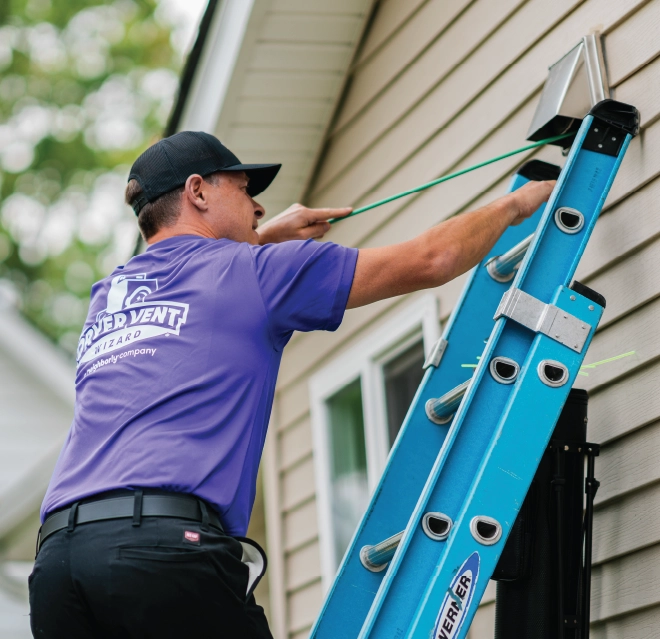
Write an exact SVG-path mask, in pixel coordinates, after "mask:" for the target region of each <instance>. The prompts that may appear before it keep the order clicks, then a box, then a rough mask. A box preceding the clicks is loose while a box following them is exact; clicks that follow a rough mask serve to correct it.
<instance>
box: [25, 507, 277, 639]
mask: <svg viewBox="0 0 660 639" xmlns="http://www.w3.org/2000/svg"><path fill="white" fill-rule="evenodd" d="M186 531H187V532H188V534H187V535H186ZM191 533H192V534H191ZM197 535H199V537H198V536H197ZM243 556H244V548H243V545H242V544H241V543H240V542H239V541H238V540H237V539H235V538H233V537H229V536H227V535H225V534H224V533H222V532H220V531H219V530H218V529H216V528H214V527H209V528H208V529H207V530H206V531H204V530H201V525H200V524H199V523H197V522H194V521H190V520H185V519H174V518H165V517H143V518H142V521H141V523H140V526H137V527H136V526H133V525H132V520H130V519H116V520H110V521H97V522H91V523H87V524H80V525H77V526H76V527H75V528H74V529H73V530H71V531H68V530H66V529H64V530H60V531H58V532H56V533H54V534H53V535H51V536H50V537H48V539H46V540H45V541H44V543H43V545H42V547H41V550H40V551H39V555H38V556H37V560H36V562H35V566H34V571H33V572H32V574H31V575H30V578H29V584H30V609H31V619H30V623H31V627H32V633H33V635H34V636H35V637H39V638H41V637H43V638H46V639H59V638H62V639H64V638H66V639H78V638H81V639H82V638H85V639H87V638H89V639H105V638H108V639H115V638H116V639H120V638H121V639H127V638H131V639H132V638H135V639H148V638H151V637H153V638H154V639H156V638H158V639H168V638H170V637H171V638H172V639H188V638H196V637H205V638H207V637H208V638H210V639H211V638H218V639H220V638H222V639H224V638H230V637H231V638H232V639H234V638H240V639H244V638H245V639H249V638H255V639H265V638H267V639H272V635H271V633H270V631H269V629H268V622H267V621H266V617H265V615H264V611H263V608H261V606H258V605H257V604H256V602H255V599H254V595H252V590H253V588H254V585H255V584H254V583H253V581H254V577H255V575H252V577H251V576H250V569H249V568H248V565H246V563H244V562H243V561H242V557H243Z"/></svg>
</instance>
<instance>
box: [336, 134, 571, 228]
mask: <svg viewBox="0 0 660 639" xmlns="http://www.w3.org/2000/svg"><path fill="white" fill-rule="evenodd" d="M572 135H575V134H574V133H564V134H562V135H555V136H553V137H551V138H546V139H545V140H539V141H538V142H532V143H531V144H527V145H526V146H523V147H520V148H519V149H515V150H513V151H509V152H508V153H503V154H502V155H498V156H496V157H494V158H490V159H489V160H484V161H483V162H479V163H478V164H473V165H472V166H468V167H467V168H465V169H461V170H460V171H454V172H453V173H448V174H447V175H443V176H442V177H439V178H437V179H436V180H431V182H426V184H421V185H420V186H416V187H415V188H413V189H408V190H407V191H401V192H400V193H395V194H394V195H390V196H389V197H386V198H384V199H382V200H378V201H377V202H372V203H371V204H367V205H365V206H361V207H359V208H357V209H355V210H354V211H352V212H351V213H349V214H348V215H347V216H345V217H335V218H333V219H331V220H328V221H329V222H330V224H334V223H335V222H341V221H342V220H347V219H348V218H349V217H354V216H355V215H360V213H364V212H366V211H370V210H371V209H375V208H376V207H378V206H383V204H388V203H389V202H392V201H394V200H398V199H399V198H402V197H405V196H406V195H412V194H413V193H419V192H420V191H425V190H426V189H430V188H431V187H432V186H435V185H436V184H441V183H442V182H447V181H449V180H452V179H453V178H455V177H458V176H459V175H465V174H466V173H469V172H470V171H476V170H477V169H480V168H481V167H483V166H487V165H488V164H493V163H495V162H499V161H500V160H504V159H505V158H508V157H511V156H512V155H517V154H518V153H524V152H525V151H529V150H531V149H535V148H537V147H539V146H545V145H546V144H552V143H553V142H557V141H558V140H563V139H564V138H568V137H570V136H572Z"/></svg>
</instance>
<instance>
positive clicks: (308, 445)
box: [265, 0, 660, 639]
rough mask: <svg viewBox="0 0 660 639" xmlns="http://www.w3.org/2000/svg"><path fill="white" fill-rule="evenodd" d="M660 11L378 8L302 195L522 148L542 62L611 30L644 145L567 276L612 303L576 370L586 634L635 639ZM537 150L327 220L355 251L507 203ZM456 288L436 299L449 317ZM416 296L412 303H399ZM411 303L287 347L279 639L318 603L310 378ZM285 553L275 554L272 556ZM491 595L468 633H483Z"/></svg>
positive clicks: (281, 425)
mask: <svg viewBox="0 0 660 639" xmlns="http://www.w3.org/2000/svg"><path fill="white" fill-rule="evenodd" d="M658 28H660V2H658V1H657V0H655V1H652V2H642V1H640V0H553V2H548V1H547V0H526V1H524V0H498V1H497V2H492V1H491V0H472V1H468V0H426V1H421V0H406V1H405V2H404V1H403V0H383V1H382V2H381V3H380V6H379V7H378V9H377V13H376V14H375V16H374V18H373V21H372V23H371V26H370V28H369V29H368V31H367V32H366V35H365V40H364V42H363V43H362V46H361V48H360V52H359V54H358V57H357V60H356V61H355V64H354V65H353V67H352V71H351V78H350V82H349V83H348V85H347V90H346V93H345V95H344V98H343V100H342V101H341V103H340V107H339V109H338V111H337V113H336V116H335V119H334V124H333V126H332V128H331V130H330V131H329V132H328V135H327V143H326V146H325V148H324V151H323V153H322V156H321V160H320V163H319V165H318V167H317V171H316V172H315V175H314V178H313V180H312V182H311V184H310V186H309V189H308V193H307V197H306V202H307V203H308V204H310V205H313V206H341V205H346V204H350V205H353V206H359V205H361V204H365V203H368V202H371V201H373V200H375V199H378V198H379V197H383V196H385V195H387V194H391V193H394V192H396V191H398V190H402V189H404V188H409V187H411V186H414V185H416V184H420V183H422V182H425V181H428V180H431V179H433V178H436V177H438V176H439V175H441V174H443V173H446V172H448V171H451V170H456V169H459V168H461V167H463V166H467V165H470V164H473V163H475V162H478V161H480V160H484V159H487V158H489V157H492V156H494V155H496V154H498V153H501V152H503V151H506V150H508V149H513V148H516V147H517V146H521V145H522V144H523V143H524V138H525V134H526V130H527V127H528V126H529V123H530V122H531V117H532V114H533V111H534V109H535V106H536V103H537V100H538V97H539V93H540V89H541V87H542V85H543V82H544V80H545V78H546V74H547V68H548V66H549V65H551V64H552V63H554V62H555V61H557V60H558V59H559V58H560V57H561V56H562V55H563V54H564V53H566V52H567V51H568V50H569V49H570V48H571V47H572V46H574V45H575V44H576V43H577V42H578V41H579V39H580V38H581V37H582V36H583V35H585V34H588V33H590V32H592V31H596V30H597V31H600V32H601V33H603V34H604V48H605V56H606V64H607V70H608V75H609V82H610V85H611V87H612V97H614V98H616V99H618V100H622V101H625V102H630V103H632V104H634V105H636V106H637V107H638V108H639V109H640V111H641V115H642V127H643V128H642V131H641V134H640V135H639V136H638V137H637V138H636V139H635V140H634V141H633V143H632V145H631V147H630V150H629V151H628V154H627V156H626V158H625V160H624V162H623V165H622V167H621V170H620V172H619V175H618V177H617V179H616V182H615V184H614V187H613V189H612V192H611V194H610V196H609V198H608V200H607V203H606V206H605V209H604V212H603V215H602V218H601V219H600V221H599V222H598V225H597V227H596V230H595V232H594V235H593V239H592V240H591V242H590V245H589V248H588V250H587V252H586V254H585V256H584V258H583V260H582V263H581V265H580V268H579V272H578V279H579V280H580V281H582V282H584V283H586V284H588V285H589V286H590V287H592V288H594V289H595V290H597V291H599V292H601V293H603V294H604V295H605V297H606V298H607V309H606V310H605V314H604V317H603V321H602V324H601V327H600V329H599V331H598V333H597V335H596V336H595V338H594V341H593V344H592V346H591V348H590V351H589V353H588V355H587V360H586V361H587V362H590V361H598V360H601V359H604V358H607V357H611V356H613V355H618V354H620V353H624V352H627V351H631V350H634V351H635V352H636V353H635V355H634V356H631V357H626V358H624V359H621V360H619V361H616V362H613V363H610V364H608V365H604V366H602V367H599V368H596V369H593V370H592V371H590V373H589V377H580V381H579V384H578V385H579V386H581V387H583V388H587V389H588V390H589V392H590V394H591V402H590V409H589V410H590V421H589V438H590V439H591V440H592V441H597V442H600V443H601V444H602V445H603V450H602V455H601V457H600V458H599V459H598V460H597V473H598V477H599V479H600V480H601V482H602V486H601V488H600V491H599V493H598V495H597V498H596V502H597V507H596V523H595V539H594V572H593V584H592V592H593V602H592V612H591V618H592V621H593V637H594V638H595V639H605V638H613V637H622V636H625V637H627V638H628V637H629V638H637V637H639V638H640V639H641V638H642V637H649V636H651V635H652V634H653V632H652V631H651V628H653V627H655V628H656V631H655V632H657V628H658V627H660V525H659V524H660V482H659V480H660V465H658V464H657V459H658V455H659V453H660V393H658V392H657V386H658V381H659V380H660V363H658V362H659V361H660V359H659V357H660V331H658V330H657V325H658V321H659V320H660V299H659V297H660V278H659V277H658V276H657V270H656V267H657V265H658V264H659V263H660V240H659V238H660V215H659V214H658V213H660V211H658V205H657V204H656V203H657V202H658V201H659V199H660V179H659V178H658V176H659V175H660V122H658V120H659V119H660V59H657V58H658V55H659V54H660V40H658V38H657V37H655V34H656V33H657V31H658ZM531 157H537V158H540V159H545V160H547V161H551V162H555V163H563V159H562V158H561V156H560V154H559V151H558V150H557V149H555V148H545V149H542V150H540V151H538V152H534V153H530V154H529V155H527V156H517V157H514V158H509V159H508V160H504V161H502V162H499V163H497V164H494V165H491V166H489V167H486V168H484V169H481V170H480V171H478V172H476V173H472V174H470V175H469V176H464V177H462V178H459V179H456V180H453V181H452V182H449V183H447V184H445V185H443V186H440V187H438V188H435V189H431V190H429V191H426V192H424V193H422V194H419V195H417V196H415V197H410V198H407V199H406V200H400V201H398V202H393V203H391V204H389V205H386V206H383V207H381V208H379V209H376V210H373V211H371V212H369V213H368V214H365V215H362V216H359V217H357V218H355V219H353V220H351V221H346V222H344V223H342V224H338V225H337V226H336V227H334V228H333V230H332V232H331V233H330V234H329V236H328V239H330V240H332V241H335V242H338V243H341V244H345V245H350V246H359V247H367V246H381V245H385V244H388V243H391V242H396V241H402V240H405V239H408V238H410V237H413V236H414V235H416V234H418V233H420V232H422V231H423V230H425V229H427V228H429V227H430V226H432V225H433V224H436V223H438V222H440V221H441V220H443V219H445V218H447V217H449V216H451V215H454V214H456V213H459V212H461V211H463V210H466V209H470V208H474V207H477V206H479V205H480V204H482V203H485V202H488V201H490V200H492V199H493V198H494V197H496V196H497V195H500V194H502V193H504V191H505V190H506V185H507V182H508V179H509V177H510V175H511V173H512V172H513V170H515V168H516V166H518V165H519V164H520V163H521V162H523V161H524V160H525V159H529V158H531ZM462 281H463V279H462V278H461V279H459V280H458V281H455V282H453V283H450V284H448V285H446V286H444V287H442V288H440V289H437V290H436V291H434V294H435V295H437V297H438V299H439V304H440V311H441V315H442V317H443V318H446V317H447V316H448V314H449V313H450V311H451V309H452V306H453V305H454V303H455V301H456V299H457V296H458V293H459V292H460V289H461V285H462ZM410 297H415V296H409V298H410ZM406 303H408V299H401V298H399V299H395V300H389V301H385V302H381V303H378V304H374V305H372V306H369V307H366V308H362V309H358V310H353V311H350V312H348V313H347V314H346V318H345V320H344V323H343V325H342V327H341V328H340V329H339V330H338V331H337V332H336V333H332V334H331V333H318V334H304V335H303V334H297V335H295V336H294V338H293V339H292V340H291V343H290V345H289V346H288V347H287V349H286V351H285V354H284V359H283V362H282V369H281V374H280V379H279V384H278V388H277V396H276V404H275V409H274V413H273V424H272V432H271V435H270V437H269V441H268V444H267V446H268V450H267V454H266V467H265V470H266V473H265V487H266V499H267V512H268V513H269V516H268V529H269V535H270V539H271V540H275V541H276V542H277V545H274V544H273V543H271V544H270V547H271V567H272V570H273V574H272V577H271V591H272V596H273V597H274V598H275V599H276V600H277V601H280V602H281V604H282V605H283V606H284V609H285V615H284V618H283V621H282V623H281V626H280V631H281V632H282V630H283V633H284V634H283V635H282V636H287V637H290V638H292V639H293V638H296V639H298V638H302V637H306V636H307V635H308V633H309V629H310V627H311V624H312V623H313V620H314V618H315V616H316V614H317V612H318V609H319V607H320V605H321V601H322V597H323V586H322V581H321V564H320V554H319V539H318V513H317V500H316V486H315V475H314V457H313V449H312V434H311V423H310V420H311V417H310V398H309V388H308V380H309V378H310V376H311V375H312V374H313V373H314V372H316V371H317V370H318V369H319V368H320V367H322V366H323V365H325V364H327V363H328V362H329V361H331V360H332V358H334V357H336V356H337V355H338V354H340V353H342V352H345V351H346V350H347V349H349V348H350V347H351V346H352V345H354V344H356V343H358V342H359V341H360V339H362V337H363V336H364V335H365V334H366V333H368V332H369V331H371V330H373V328H374V327H375V326H377V325H378V324H379V323H381V322H383V321H384V320H386V319H387V317H388V316H391V315H392V314H393V313H394V312H396V309H398V308H401V306H402V305H405V304H406ZM275 547H278V548H279V547H281V549H282V552H281V553H279V554H277V553H275V554H276V556H274V557H273V556H272V555H273V554H274V553H273V549H274V548H275ZM493 620H494V603H493V595H492V589H489V591H488V593H487V595H486V597H485V598H484V601H483V602H482V606H481V608H480V610H479V612H478V613H477V617H476V619H475V623H474V624H473V627H472V630H471V635H470V636H471V637H472V639H481V638H486V637H492V633H493Z"/></svg>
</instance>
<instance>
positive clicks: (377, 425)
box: [309, 293, 441, 591]
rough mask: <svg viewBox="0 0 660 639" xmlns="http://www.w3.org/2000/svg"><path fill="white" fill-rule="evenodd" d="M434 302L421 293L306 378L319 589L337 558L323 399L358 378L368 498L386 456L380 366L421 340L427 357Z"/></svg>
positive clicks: (435, 320)
mask: <svg viewBox="0 0 660 639" xmlns="http://www.w3.org/2000/svg"><path fill="white" fill-rule="evenodd" d="M440 335H441V332H440V315H439V312H438V299H437V298H436V297H435V296H434V295H433V294H430V293H428V294H426V295H423V296H421V297H419V298H416V299H415V300H413V301H411V302H409V303H407V304H405V306H404V307H403V308H401V309H399V310H398V311H395V312H393V314H392V315H391V316H390V317H388V318H387V319H386V321H385V322H383V323H382V324H381V325H380V326H378V327H376V328H375V329H373V330H367V331H366V332H365V335H364V337H362V338H361V339H360V340H359V341H357V342H356V343H355V344H354V345H352V346H351V347H350V348H348V349H347V350H346V351H344V352H343V353H341V354H340V355H338V356H337V357H335V358H334V359H332V360H331V361H329V362H328V363H327V364H326V365H325V366H323V367H322V368H321V369H320V370H319V371H318V372H317V373H315V374H314V375H313V376H311V377H310V379H309V395H310V409H311V421H312V446H313V454H314V473H315V479H316V500H317V513H318V530H319V548H320V558H321V577H322V582H323V588H324V591H327V590H328V589H329V587H330V586H331V585H332V581H333V579H334V575H335V573H336V571H337V567H338V565H339V562H340V561H341V557H336V553H335V547H334V539H333V528H332V510H331V491H332V483H331V476H332V474H331V458H330V455H331V452H330V445H331V440H330V437H329V426H330V423H329V411H328V408H327V404H326V401H327V400H328V399H329V398H330V397H331V396H332V395H334V394H335V393H336V392H338V391H339V390H341V389H342V388H343V387H344V386H346V385H347V384H350V383H351V382H353V381H355V380H356V379H357V378H360V382H361V383H360V386H361V390H362V409H363V412H364V415H363V417H364V436H365V446H366V453H367V481H368V486H369V492H370V494H371V493H373V490H374V489H375V488H376V486H377V484H378V481H379V479H380V476H381V474H382V472H383V469H384V468H385V464H386V462H387V456H388V453H389V433H388V427H387V404H386V397H385V376H384V371H383V368H384V366H385V365H386V364H387V363H388V362H389V361H391V360H392V359H394V358H395V357H397V356H398V355H400V354H401V353H402V352H404V351H405V350H406V349H407V348H409V347H410V346H412V345H413V344H414V343H415V342H417V341H418V340H419V339H420V338H421V339H422V340H423V345H424V354H425V356H428V354H429V352H430V351H431V349H432V348H433V345H434V344H435V343H436V342H437V341H438V339H439V338H440Z"/></svg>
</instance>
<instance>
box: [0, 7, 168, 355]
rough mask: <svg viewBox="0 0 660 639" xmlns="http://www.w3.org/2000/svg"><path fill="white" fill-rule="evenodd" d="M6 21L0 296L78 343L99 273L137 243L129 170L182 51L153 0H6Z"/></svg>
mask: <svg viewBox="0 0 660 639" xmlns="http://www.w3.org/2000/svg"><path fill="white" fill-rule="evenodd" d="M161 13H162V12H161ZM0 25H1V26H0V74H1V75H0V169H1V172H0V178H1V188H0V198H1V204H0V222H1V224H2V228H1V229H0V298H2V299H4V300H5V303H7V300H10V302H11V303H15V304H16V305H17V306H18V307H19V308H20V309H21V310H22V312H23V313H24V314H25V316H26V317H28V318H29V319H30V320H31V321H32V322H33V323H34V324H36V325H37V326H38V327H39V328H40V329H42V330H43V331H44V332H45V333H46V334H47V335H48V336H50V337H51V338H52V339H53V340H55V341H57V342H58V343H59V344H60V345H61V346H62V347H63V348H65V349H67V350H68V351H69V352H71V353H74V352H75V347H76V344H77V341H78V336H79V334H80V329H81V327H82V324H83V321H84V318H85V316H86V312H87V307H88V298H89V291H90V286H91V284H92V283H93V282H94V281H95V280H97V279H100V278H101V277H104V276H106V275H107V274H108V273H109V272H111V271H112V269H113V268H114V267H115V266H116V265H117V264H121V263H123V262H125V261H126V259H128V257H130V254H131V251H132V248H133V246H134V245H135V241H136V237H137V227H136V224H135V219H134V216H133V213H132V211H131V210H130V209H129V208H128V207H127V206H126V205H125V204H124V203H123V199H122V196H123V190H124V186H125V183H126V179H127V175H128V169H129V167H130V164H131V163H132V161H133V160H134V159H135V157H136V156H137V155H138V154H139V153H140V152H141V151H142V150H143V149H144V148H146V147H147V146H148V145H149V144H151V143H153V142H154V141H155V140H156V139H157V137H158V136H159V134H160V133H161V131H162V130H163V127H164V124H165V121H166V119H167V116H168V113H169V110H170V107H171V103H172V99H173V96H174V93H175V90H176V87H177V82H178V78H177V74H176V71H177V70H178V69H179V68H180V66H181V55H180V54H179V53H178V52H177V51H176V50H175V48H174V47H173V46H172V44H171V35H172V29H171V26H170V25H168V24H167V23H166V22H165V21H164V20H163V18H162V15H160V14H159V8H158V5H157V3H156V2H155V0H115V2H111V3H100V2H95V1H93V0H92V1H85V0H66V2H55V1H54V0H5V2H3V3H0ZM1 301H2V300H1V299H0V302H1Z"/></svg>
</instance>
